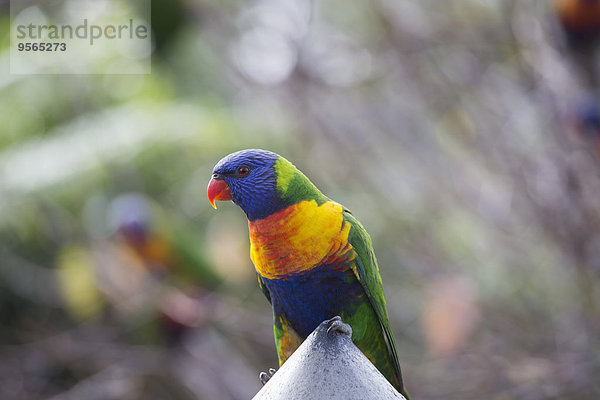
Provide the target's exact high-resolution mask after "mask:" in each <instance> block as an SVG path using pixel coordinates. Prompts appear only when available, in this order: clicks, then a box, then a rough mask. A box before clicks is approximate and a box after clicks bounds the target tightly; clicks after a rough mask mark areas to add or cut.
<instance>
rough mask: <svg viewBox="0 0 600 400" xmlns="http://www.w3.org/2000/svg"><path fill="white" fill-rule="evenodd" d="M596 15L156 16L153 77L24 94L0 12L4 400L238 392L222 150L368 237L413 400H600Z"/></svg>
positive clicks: (382, 2)
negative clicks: (350, 215)
mask: <svg viewBox="0 0 600 400" xmlns="http://www.w3.org/2000/svg"><path fill="white" fill-rule="evenodd" d="M122 3H123V4H126V2H125V0H123V2H122ZM597 3H598V2H596V1H593V0H592V1H586V0H565V1H556V2H551V1H544V0H537V1H533V0H487V1H482V0H447V1H434V0H421V1H416V0H393V1H392V0H377V1H371V2H367V1H355V2H347V1H340V0H331V1H312V2H308V1H301V0H252V1H235V0H230V1H216V0H152V21H151V25H152V29H153V40H154V50H153V60H152V74H150V75H132V76H125V75H88V76H86V75H62V76H61V75H55V76H51V75H42V76H21V75H10V74H9V73H8V63H9V46H10V41H9V27H10V23H11V21H10V16H9V4H8V1H6V0H2V1H0V398H2V399H23V400H25V399H32V400H33V399H52V400H63V399H115V400H116V399H178V400H179V399H249V398H251V397H252V396H253V395H254V394H255V393H256V392H257V391H258V390H259V389H260V384H259V381H258V373H259V372H260V371H264V370H266V369H268V368H269V367H274V366H276V364H277V358H276V354H275V347H274V343H273V333H272V316H271V311H270V307H269V304H268V303H267V301H266V299H265V298H264V296H263V294H262V293H261V291H260V290H259V289H258V287H257V282H256V277H255V274H254V270H253V267H252V265H251V262H250V258H249V243H248V237H247V236H248V232H247V225H246V220H245V217H244V215H243V213H242V212H241V211H240V210H239V209H238V208H237V207H236V206H235V205H233V204H231V203H223V202H221V203H219V204H218V206H219V209H218V210H217V211H215V210H213V209H212V208H211V207H210V205H209V204H208V201H207V199H206V185H207V182H208V180H209V177H210V174H211V171H212V167H213V166H214V164H215V163H216V162H217V161H218V160H219V159H220V158H221V157H223V156H224V155H226V154H228V153H230V152H232V151H236V150H239V149H244V148H267V149H270V150H272V151H275V152H278V153H280V154H282V155H284V156H285V157H286V158H288V159H289V160H291V161H293V162H294V163H295V164H296V165H297V166H298V167H299V168H300V169H301V170H302V171H303V172H305V173H306V175H308V176H309V177H310V178H311V179H312V181H313V182H314V183H315V184H316V185H317V186H318V187H319V188H320V189H321V190H322V191H323V192H324V193H325V194H326V195H328V196H329V197H331V198H333V199H335V200H336V201H338V202H340V203H342V204H344V205H346V206H347V207H348V208H350V209H351V210H352V211H353V212H354V214H355V215H356V216H357V217H358V218H359V219H360V220H361V221H362V222H363V224H364V225H365V227H366V228H367V230H368V231H369V232H370V234H371V236H372V237H373V240H374V245H375V250H376V254H377V256H378V259H379V264H380V268H381V275H382V277H383V281H384V288H385V292H386V297H387V301H388V309H389V313H390V320H391V324H392V328H393V331H394V333H395V336H396V341H397V343H398V347H399V353H400V360H401V365H402V368H403V372H404V375H405V381H406V384H407V387H408V390H409V392H410V393H411V394H412V397H413V399H420V400H427V399H432V400H433V399H447V400H451V399H498V400H500V399H502V400H504V399H527V400H536V399H563V400H564V399H579V400H582V399H598V398H600V380H599V379H598V377H599V376H600V289H599V288H598V284H599V283H600V174H599V162H600V160H599V156H600V145H599V143H600V136H599V133H600V113H599V112H598V101H597V92H596V90H597V85H596V81H597V79H596V77H597V63H596V58H597V57H596V33H597V31H598V29H600V6H598V4H597ZM32 4H33V5H34V6H35V1H34V2H32ZM578 7H579V8H581V7H583V12H581V10H579V9H578ZM586 7H587V9H586ZM581 15H586V16H585V17H581ZM594 18H596V19H594Z"/></svg>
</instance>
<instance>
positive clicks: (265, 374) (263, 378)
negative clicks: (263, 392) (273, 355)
mask: <svg viewBox="0 0 600 400" xmlns="http://www.w3.org/2000/svg"><path fill="white" fill-rule="evenodd" d="M275 372H277V370H276V369H275V368H269V371H268V372H264V371H263V372H261V373H260V374H258V379H260V383H262V384H263V386H264V385H265V384H266V383H267V382H268V381H269V379H271V378H272V377H273V375H275Z"/></svg>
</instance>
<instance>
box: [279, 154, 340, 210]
mask: <svg viewBox="0 0 600 400" xmlns="http://www.w3.org/2000/svg"><path fill="white" fill-rule="evenodd" d="M275 173H276V174H277V191H278V192H279V195H280V196H281V199H282V200H283V201H284V202H286V203H287V204H289V205H292V204H297V203H299V202H301V201H303V200H307V201H310V200H315V201H316V202H317V204H318V205H321V204H323V203H325V202H326V201H328V200H329V199H328V198H327V197H326V196H325V195H324V194H323V193H321V191H319V189H317V187H316V186H315V185H313V183H312V182H311V181H310V180H309V179H308V178H307V177H306V175H304V174H303V173H302V172H301V171H300V170H298V168H296V167H295V166H294V164H292V163H291V162H289V161H288V160H286V159H285V158H283V157H281V156H280V157H279V159H277V161H276V162H275Z"/></svg>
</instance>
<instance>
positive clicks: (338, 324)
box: [327, 315, 352, 336]
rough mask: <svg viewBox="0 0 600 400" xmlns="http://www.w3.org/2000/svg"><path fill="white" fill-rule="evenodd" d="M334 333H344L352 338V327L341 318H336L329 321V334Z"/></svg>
mask: <svg viewBox="0 0 600 400" xmlns="http://www.w3.org/2000/svg"><path fill="white" fill-rule="evenodd" d="M332 332H337V333H343V334H346V335H350V336H352V328H351V327H350V325H348V324H345V323H343V322H342V318H341V317H340V316H337V315H336V316H335V317H333V318H331V319H330V320H329V321H327V334H328V335H330V334H331V333H332Z"/></svg>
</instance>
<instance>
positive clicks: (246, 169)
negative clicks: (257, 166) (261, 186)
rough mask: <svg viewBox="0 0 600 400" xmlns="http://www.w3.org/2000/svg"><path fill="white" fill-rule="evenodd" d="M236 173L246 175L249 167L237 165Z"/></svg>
mask: <svg viewBox="0 0 600 400" xmlns="http://www.w3.org/2000/svg"><path fill="white" fill-rule="evenodd" d="M237 173H238V174H239V175H240V176H246V175H248V174H249V173H250V168H248V167H246V166H242V167H239V168H238V169H237Z"/></svg>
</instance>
